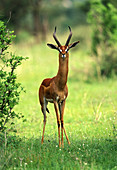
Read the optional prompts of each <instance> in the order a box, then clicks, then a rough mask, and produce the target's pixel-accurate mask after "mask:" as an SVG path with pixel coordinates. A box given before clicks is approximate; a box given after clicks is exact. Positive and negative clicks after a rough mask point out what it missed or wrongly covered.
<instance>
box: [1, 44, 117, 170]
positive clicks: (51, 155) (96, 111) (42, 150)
mask: <svg viewBox="0 0 117 170" xmlns="http://www.w3.org/2000/svg"><path fill="white" fill-rule="evenodd" d="M13 48H15V51H16V53H18V54H19V55H20V54H21V55H24V56H29V60H28V61H26V62H24V63H23V65H22V66H21V67H20V68H19V69H18V70H17V74H18V81H20V82H21V83H22V85H23V86H24V87H25V89H26V93H22V95H21V100H20V104H19V105H18V106H17V107H16V108H15V109H16V111H20V112H22V113H23V114H24V116H25V118H26V119H27V121H26V122H22V121H21V120H16V125H15V126H16V129H17V133H16V134H15V136H13V135H12V133H10V134H9V135H6V134H4V135H3V136H2V135H1V136H0V169H4V170H5V169H9V170H10V169H27V170H28V169H29V170H30V169H32V170H35V169H76V170H77V169H86V170H88V169H96V170H102V169H106V170H107V169H113V170H115V169H117V150H116V149H117V136H116V135H117V132H116V127H117V125H116V120H117V119H116V118H117V117H116V114H117V91H116V87H117V80H116V79H110V80H106V79H105V80H101V81H100V82H97V81H94V80H93V79H91V80H90V81H87V80H89V79H90V77H89V78H88V76H89V75H91V73H89V72H90V69H91V64H92V63H93V61H92V59H91V58H89V57H88V55H87V54H86V53H85V52H84V51H82V50H79V49H80V48H77V50H75V51H74V50H72V51H71V52H70V62H69V78H68V88H69V96H68V99H67V101H66V107H65V115H64V122H65V127H66V131H67V134H68V136H69V140H70V142H71V145H70V146H69V145H68V144H67V141H66V139H65V137H64V148H59V147H58V135H57V125H56V115H55V112H54V108H53V104H49V106H48V107H49V110H50V114H47V125H46V131H45V140H44V144H43V145H41V135H42V128H43V115H42V113H41V109H40V105H39V102H38V88H39V85H40V84H41V81H42V80H43V79H44V78H46V77H53V76H55V74H56V72H57V69H58V52H57V51H54V50H51V49H48V47H46V46H45V44H41V45H35V46H25V45H24V44H23V45H20V46H15V47H13ZM89 65H90V66H89Z"/></svg>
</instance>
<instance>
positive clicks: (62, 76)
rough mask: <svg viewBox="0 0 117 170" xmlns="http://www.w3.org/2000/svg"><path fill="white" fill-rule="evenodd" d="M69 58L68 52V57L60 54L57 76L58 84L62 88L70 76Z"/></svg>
mask: <svg viewBox="0 0 117 170" xmlns="http://www.w3.org/2000/svg"><path fill="white" fill-rule="evenodd" d="M68 60H69V54H68V53H67V56H66V58H64V59H63V58H62V57H61V54H59V69H58V73H57V76H56V84H57V86H58V88H59V89H60V90H62V89H64V87H65V85H66V83H67V76H68Z"/></svg>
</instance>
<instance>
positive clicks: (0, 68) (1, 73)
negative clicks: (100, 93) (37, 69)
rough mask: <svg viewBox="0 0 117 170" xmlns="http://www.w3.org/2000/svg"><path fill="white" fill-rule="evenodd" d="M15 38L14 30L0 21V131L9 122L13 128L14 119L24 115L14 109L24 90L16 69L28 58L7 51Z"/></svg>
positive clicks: (5, 127)
mask: <svg viewBox="0 0 117 170" xmlns="http://www.w3.org/2000/svg"><path fill="white" fill-rule="evenodd" d="M14 38H15V35H13V31H9V30H8V29H7V27H6V25H5V24H4V22H2V21H0V131H4V130H5V129H7V128H8V127H7V123H8V122H9V129H11V128H12V125H13V124H14V122H13V119H14V118H16V117H17V118H18V119H20V118H21V117H23V115H22V114H21V113H16V112H15V111H14V107H15V106H16V105H17V104H18V103H19V96H20V93H21V91H22V90H23V88H22V86H21V84H20V83H17V82H16V80H17V75H16V73H15V70H16V68H17V67H18V66H19V65H21V64H22V61H23V60H26V59H27V58H24V57H22V56H16V55H14V54H12V53H9V52H8V51H7V49H8V47H9V45H10V44H11V43H12V40H13V39H14Z"/></svg>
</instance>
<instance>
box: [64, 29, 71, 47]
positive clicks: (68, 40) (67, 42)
mask: <svg viewBox="0 0 117 170" xmlns="http://www.w3.org/2000/svg"><path fill="white" fill-rule="evenodd" d="M68 27H69V30H70V34H69V37H68V39H67V41H66V44H65V45H66V46H68V44H69V42H70V39H71V36H72V32H71V28H70V26H68Z"/></svg>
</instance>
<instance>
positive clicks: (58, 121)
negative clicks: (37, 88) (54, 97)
mask: <svg viewBox="0 0 117 170" xmlns="http://www.w3.org/2000/svg"><path fill="white" fill-rule="evenodd" d="M54 108H55V112H56V117H57V124H58V137H59V147H61V140H60V117H59V114H58V105H57V102H56V101H54Z"/></svg>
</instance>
